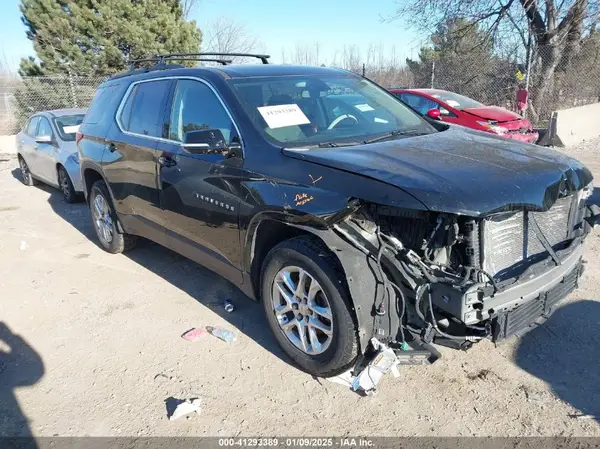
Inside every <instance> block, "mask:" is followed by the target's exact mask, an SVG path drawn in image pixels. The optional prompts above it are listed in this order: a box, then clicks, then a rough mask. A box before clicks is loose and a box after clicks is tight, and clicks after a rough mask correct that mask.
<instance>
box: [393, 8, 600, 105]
mask: <svg viewBox="0 0 600 449" xmlns="http://www.w3.org/2000/svg"><path fill="white" fill-rule="evenodd" d="M599 16H600V1H599V0H543V1H542V0H471V1H463V0H445V1H438V0H406V1H405V2H404V5H403V6H401V7H400V8H399V10H398V11H397V14H396V15H395V16H393V17H391V18H390V20H393V19H395V18H398V17H403V18H407V20H408V21H409V22H410V23H411V24H412V25H414V26H416V27H418V28H420V29H423V30H426V31H429V32H430V31H432V30H434V29H435V28H436V27H437V26H438V25H439V24H441V23H444V22H446V21H447V20H452V19H459V18H464V19H467V20H468V21H469V22H470V23H475V24H477V25H478V26H479V27H480V28H481V29H482V30H484V31H485V33H484V35H485V37H484V40H485V41H486V42H473V45H474V46H478V45H485V44H487V43H489V42H494V43H498V42H504V41H505V39H507V38H508V36H510V35H511V34H512V35H513V36H514V34H515V32H516V35H517V36H518V37H519V40H520V42H519V43H520V45H522V48H524V49H526V48H528V47H529V46H528V36H529V33H531V36H532V42H533V48H532V49H530V50H531V51H533V52H534V54H535V59H536V67H537V72H538V73H537V77H536V79H537V82H536V83H535V84H534V85H533V89H532V94H533V95H532V99H533V102H534V105H535V106H536V107H538V108H541V107H543V105H544V102H545V98H546V95H547V93H548V92H549V91H550V90H551V89H552V82H553V79H554V75H555V72H556V70H557V68H558V67H559V65H560V64H561V63H564V62H565V59H567V60H568V59H570V58H572V57H573V56H574V55H575V54H576V53H577V50H578V48H579V44H580V41H581V39H582V36H583V35H584V33H585V30H586V29H587V30H589V29H592V28H591V27H592V25H591V24H592V23H596V22H597V21H598V18H599ZM522 53H523V54H524V53H526V52H522ZM533 112H534V115H536V114H535V109H534V111H533Z"/></svg>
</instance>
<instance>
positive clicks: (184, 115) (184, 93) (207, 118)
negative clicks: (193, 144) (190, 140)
mask: <svg viewBox="0 0 600 449" xmlns="http://www.w3.org/2000/svg"><path fill="white" fill-rule="evenodd" d="M201 129H218V130H220V131H221V133H222V134H223V137H224V138H225V142H226V143H228V144H229V143H231V142H232V140H235V139H238V141H239V136H237V135H235V127H234V126H233V122H232V121H231V119H230V118H229V115H228V114H227V111H226V110H225V108H224V107H223V105H222V104H221V102H220V101H219V99H218V98H217V96H216V95H215V93H214V92H213V91H212V90H211V88H210V87H208V86H207V85H206V84H204V83H201V82H199V81H194V80H180V81H177V87H176V88H175V96H174V97H173V107H172V110H171V123H170V126H169V138H170V139H172V140H177V141H179V142H184V141H185V134H186V133H188V132H190V131H194V130H201Z"/></svg>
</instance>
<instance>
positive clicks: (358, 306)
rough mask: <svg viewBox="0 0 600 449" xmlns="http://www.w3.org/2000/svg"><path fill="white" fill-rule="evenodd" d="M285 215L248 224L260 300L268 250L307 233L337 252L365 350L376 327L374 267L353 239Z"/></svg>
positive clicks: (251, 268) (248, 256)
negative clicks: (264, 262)
mask: <svg viewBox="0 0 600 449" xmlns="http://www.w3.org/2000/svg"><path fill="white" fill-rule="evenodd" d="M283 218H284V217H282V216H277V215H273V214H270V215H269V216H265V217H262V219H260V220H255V221H253V223H252V226H250V227H249V228H248V231H247V234H246V239H245V243H246V245H245V249H246V251H245V259H244V261H245V267H246V270H247V271H248V273H249V274H250V279H251V282H252V290H253V292H254V295H255V298H256V299H257V300H260V297H261V291H260V285H261V269H262V264H263V261H264V259H265V257H266V256H267V254H268V253H269V251H270V250H271V249H272V248H274V247H275V246H276V245H278V244H279V243H281V242H283V241H286V240H289V239H292V238H296V237H301V236H305V237H307V238H310V239H311V240H313V241H314V242H316V243H317V244H318V245H319V246H320V247H321V248H323V250H326V251H328V252H330V253H331V254H332V256H334V260H336V261H337V263H339V266H338V267H337V268H338V269H339V270H340V271H341V273H343V275H344V277H345V279H346V283H345V285H344V289H345V294H347V296H348V299H349V301H350V305H351V309H352V310H351V313H352V318H353V320H354V322H355V325H356V329H357V332H358V338H359V349H360V351H361V352H364V351H365V349H366V348H367V346H368V342H369V339H370V337H371V335H372V333H373V332H372V330H373V321H372V320H373V318H372V316H371V311H372V307H371V305H372V302H373V300H372V298H373V296H374V295H375V294H376V290H377V279H376V278H375V276H374V274H373V273H372V272H371V270H365V267H366V266H369V267H371V265H370V264H369V263H368V261H367V257H366V256H365V255H364V254H363V253H362V252H360V251H359V250H358V249H357V248H355V247H354V246H353V245H351V244H350V243H348V242H346V241H344V240H343V239H342V238H341V237H340V236H339V235H338V234H336V233H335V232H334V231H333V230H332V229H329V228H327V227H324V228H323V227H313V226H306V225H304V224H298V223H290V222H289V221H287V222H286V221H284V220H283Z"/></svg>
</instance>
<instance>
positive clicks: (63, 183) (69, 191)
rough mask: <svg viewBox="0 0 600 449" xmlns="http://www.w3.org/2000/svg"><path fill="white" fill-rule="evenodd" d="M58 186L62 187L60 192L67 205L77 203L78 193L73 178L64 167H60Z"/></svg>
mask: <svg viewBox="0 0 600 449" xmlns="http://www.w3.org/2000/svg"><path fill="white" fill-rule="evenodd" d="M58 185H59V186H60V190H61V191H62V194H63V197H64V199H65V201H66V202H67V203H74V202H75V201H77V192H75V188H74V187H73V183H72V182H71V177H70V176H69V174H68V173H67V170H65V167H63V166H59V167H58Z"/></svg>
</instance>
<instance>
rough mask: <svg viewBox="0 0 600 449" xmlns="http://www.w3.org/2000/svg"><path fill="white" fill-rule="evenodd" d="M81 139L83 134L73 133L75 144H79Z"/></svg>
mask: <svg viewBox="0 0 600 449" xmlns="http://www.w3.org/2000/svg"><path fill="white" fill-rule="evenodd" d="M81 139H83V134H82V133H80V132H79V131H78V132H77V133H75V142H77V143H79V141H80V140H81Z"/></svg>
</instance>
